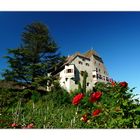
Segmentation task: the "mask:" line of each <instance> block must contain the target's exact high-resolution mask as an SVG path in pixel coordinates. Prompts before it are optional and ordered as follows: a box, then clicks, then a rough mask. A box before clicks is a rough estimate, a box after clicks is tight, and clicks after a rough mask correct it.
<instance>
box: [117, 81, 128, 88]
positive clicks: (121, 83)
mask: <svg viewBox="0 0 140 140" xmlns="http://www.w3.org/2000/svg"><path fill="white" fill-rule="evenodd" d="M119 84H120V86H121V87H124V88H126V87H127V86H128V83H127V82H120V83H119Z"/></svg>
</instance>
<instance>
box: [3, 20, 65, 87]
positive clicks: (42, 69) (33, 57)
mask: <svg viewBox="0 0 140 140" xmlns="http://www.w3.org/2000/svg"><path fill="white" fill-rule="evenodd" d="M57 50H58V47H57V45H56V43H55V42H54V40H53V39H52V37H51V36H50V33H49V31H48V28H47V26H46V25H44V24H43V23H40V22H37V23H32V24H30V25H27V26H26V27H25V31H24V32H23V33H22V45H21V46H20V47H18V48H16V49H9V50H8V53H9V56H5V57H6V58H7V59H8V63H9V66H10V69H7V70H5V73H3V76H4V77H5V79H6V80H8V81H17V82H24V83H25V82H26V83H28V84H29V83H32V82H34V81H35V78H38V77H45V76H47V75H48V72H49V71H50V70H52V69H54V68H55V67H56V65H55V64H59V63H61V62H64V60H65V59H64V57H60V55H59V54H58V53H57Z"/></svg>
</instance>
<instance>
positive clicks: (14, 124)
mask: <svg viewBox="0 0 140 140" xmlns="http://www.w3.org/2000/svg"><path fill="white" fill-rule="evenodd" d="M10 126H11V127H17V126H18V125H17V124H16V123H12V124H11V125H10Z"/></svg>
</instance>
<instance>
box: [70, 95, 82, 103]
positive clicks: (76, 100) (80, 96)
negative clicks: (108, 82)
mask: <svg viewBox="0 0 140 140" xmlns="http://www.w3.org/2000/svg"><path fill="white" fill-rule="evenodd" d="M83 97H84V94H83V93H79V94H78V95H76V96H75V97H74V98H73V100H72V104H73V105H77V104H79V102H80V101H81V100H82V99H83Z"/></svg>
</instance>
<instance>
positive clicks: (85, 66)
mask: <svg viewBox="0 0 140 140" xmlns="http://www.w3.org/2000/svg"><path fill="white" fill-rule="evenodd" d="M84 71H86V72H87V75H88V76H87V80H86V81H87V82H86V88H87V90H92V89H93V87H94V85H95V83H96V82H105V83H106V82H108V81H109V76H108V72H107V70H106V68H105V65H104V62H103V60H102V58H101V57H100V56H99V55H98V54H97V53H96V51H94V50H89V51H88V52H86V53H84V54H81V53H79V52H77V53H75V54H73V55H71V56H69V57H67V59H66V62H65V63H64V64H63V65H62V66H61V67H60V68H58V69H57V71H56V75H57V76H58V77H59V82H60V85H61V87H63V88H64V89H66V90H67V91H68V92H70V91H73V90H75V89H78V83H79V82H80V83H82V81H83V75H82V73H83V72H84Z"/></svg>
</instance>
